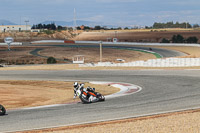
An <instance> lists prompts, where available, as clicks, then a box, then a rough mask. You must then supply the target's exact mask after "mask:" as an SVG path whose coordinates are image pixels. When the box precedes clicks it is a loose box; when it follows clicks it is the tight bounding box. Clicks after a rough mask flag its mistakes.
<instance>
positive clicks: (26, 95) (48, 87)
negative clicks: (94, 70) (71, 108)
mask: <svg viewBox="0 0 200 133" xmlns="http://www.w3.org/2000/svg"><path fill="white" fill-rule="evenodd" d="M73 83H74V82H64V81H29V80H27V81H24V80H23V81H20V80H9V81H8V80H5V81H3V80H0V97H1V104H2V105H4V106H5V108H6V109H16V108H25V107H34V106H42V105H52V104H65V103H73V102H78V101H80V99H79V98H76V99H73V96H74V95H73V94H74V90H73ZM79 83H80V82H79ZM84 84H85V87H87V86H90V87H94V88H95V89H96V91H97V92H100V93H101V94H103V95H109V94H113V93H115V92H118V91H120V89H119V88H115V87H112V86H109V85H97V84H91V83H87V82H86V83H84ZM24 99H26V100H24Z"/></svg>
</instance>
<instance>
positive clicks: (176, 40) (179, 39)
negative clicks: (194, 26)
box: [172, 34, 185, 43]
mask: <svg viewBox="0 0 200 133" xmlns="http://www.w3.org/2000/svg"><path fill="white" fill-rule="evenodd" d="M184 42H185V40H184V37H183V36H181V35H179V34H178V35H174V36H173V37H172V43H184Z"/></svg>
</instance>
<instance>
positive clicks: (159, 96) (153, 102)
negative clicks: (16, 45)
mask: <svg viewBox="0 0 200 133" xmlns="http://www.w3.org/2000/svg"><path fill="white" fill-rule="evenodd" d="M165 53H166V52H165ZM176 56H177V54H176ZM0 80H54V81H83V82H84V81H108V82H125V83H131V84H135V85H138V86H141V87H142V91H140V92H138V93H135V94H131V95H127V96H122V97H117V98H112V99H108V100H106V101H105V102H100V103H92V104H82V103H76V104H66V105H60V106H52V107H45V108H36V109H19V110H8V111H7V115H5V116H0V132H14V131H23V130H31V129H41V128H48V127H58V126H66V125H74V124H82V123H92V122H99V121H106V120H114V119H123V118H130V117H139V116H145V115H153V114H158V113H163V112H172V111H180V110H185V109H191V108H198V107H199V106H200V104H199V103H200V88H199V86H200V82H199V81H200V71H199V70H191V71H188V70H185V71H184V70H179V71H167V70H142V71H138V70H137V71H134V70H132V71H130V70H121V71H119V70H97V71H92V70H87V71H86V70H63V71H61V70H60V71H33V70H29V71H25V70H23V71H22V70H21V71H0Z"/></svg>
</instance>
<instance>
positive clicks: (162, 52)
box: [31, 44, 186, 63]
mask: <svg viewBox="0 0 200 133" xmlns="http://www.w3.org/2000/svg"><path fill="white" fill-rule="evenodd" d="M32 46H51V47H76V48H99V45H97V44H90V45H88V44H73V45H71V44H64V45H63V44H57V45H52V44H51V45H48V44H40V45H32ZM102 47H103V48H114V49H128V50H147V51H152V52H155V53H157V54H159V55H161V56H162V57H176V56H185V55H186V54H185V53H182V52H179V51H175V50H167V49H162V48H151V47H141V46H133V45H109V44H104V45H103V46H102ZM41 50H43V48H38V49H35V50H33V51H31V54H32V55H35V56H40V57H45V58H48V57H46V56H42V55H40V54H38V52H39V51H41ZM80 54H81V53H80ZM57 60H61V59H57ZM68 62H69V61H68ZM70 63H71V62H70Z"/></svg>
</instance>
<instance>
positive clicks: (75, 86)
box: [74, 82, 78, 90]
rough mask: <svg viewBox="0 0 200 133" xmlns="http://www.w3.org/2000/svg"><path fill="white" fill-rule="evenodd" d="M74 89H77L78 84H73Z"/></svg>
mask: <svg viewBox="0 0 200 133" xmlns="http://www.w3.org/2000/svg"><path fill="white" fill-rule="evenodd" d="M74 89H76V90H77V89H78V82H74Z"/></svg>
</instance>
